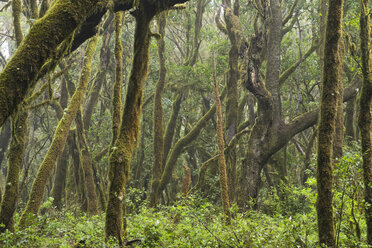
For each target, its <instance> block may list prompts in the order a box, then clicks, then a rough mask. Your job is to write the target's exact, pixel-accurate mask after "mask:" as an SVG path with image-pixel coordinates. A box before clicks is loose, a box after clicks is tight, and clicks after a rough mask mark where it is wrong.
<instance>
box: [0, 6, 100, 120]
mask: <svg viewBox="0 0 372 248" xmlns="http://www.w3.org/2000/svg"><path fill="white" fill-rule="evenodd" d="M105 4H106V3H105V1H101V0H93V1H91V0H77V1H68V0H58V1H56V2H55V3H54V4H53V6H52V7H51V8H50V10H49V11H48V12H47V13H46V15H45V16H44V17H43V18H40V19H39V20H37V21H36V22H35V23H34V25H33V26H32V27H31V29H30V31H29V33H28V34H27V36H25V38H24V40H23V42H22V43H21V44H20V46H19V48H18V49H17V51H16V52H15V54H14V55H13V56H12V58H11V59H10V60H9V61H8V63H7V64H6V66H5V68H4V70H3V71H2V72H1V73H0V125H3V123H4V122H5V120H6V119H7V118H8V117H9V116H10V115H11V114H12V113H14V112H15V111H16V108H17V106H18V105H19V104H20V103H21V102H22V100H23V99H24V98H25V96H26V94H27V92H28V91H29V90H30V89H32V88H33V87H34V85H35V83H36V79H37V78H38V74H39V72H40V70H41V68H42V66H43V65H44V64H45V63H46V62H47V60H48V59H50V58H51V57H52V56H53V55H54V53H55V51H56V50H57V47H58V46H59V45H60V44H61V43H62V42H63V41H64V40H65V39H66V38H68V37H69V36H70V35H71V34H72V32H73V31H74V30H75V29H76V28H77V27H78V26H79V25H80V24H81V23H82V22H83V21H84V20H85V18H86V17H87V16H88V15H89V14H91V13H92V12H93V11H94V10H95V9H97V8H99V7H98V5H100V7H102V6H105Z"/></svg>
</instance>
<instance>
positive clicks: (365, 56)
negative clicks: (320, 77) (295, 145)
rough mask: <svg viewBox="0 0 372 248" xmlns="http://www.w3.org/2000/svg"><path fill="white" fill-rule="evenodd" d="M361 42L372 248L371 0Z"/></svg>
mask: <svg viewBox="0 0 372 248" xmlns="http://www.w3.org/2000/svg"><path fill="white" fill-rule="evenodd" d="M360 3H361V14H360V40H361V53H362V74H363V83H362V90H361V95H360V100H359V118H358V126H359V129H360V135H361V139H362V156H363V172H364V185H365V216H366V223H367V243H368V246H372V187H371V186H370V185H371V183H372V136H371V130H372V114H371V112H372V107H371V106H372V72H371V54H370V49H371V47H370V42H371V41H370V37H371V31H370V13H369V8H368V4H369V0H361V1H360Z"/></svg>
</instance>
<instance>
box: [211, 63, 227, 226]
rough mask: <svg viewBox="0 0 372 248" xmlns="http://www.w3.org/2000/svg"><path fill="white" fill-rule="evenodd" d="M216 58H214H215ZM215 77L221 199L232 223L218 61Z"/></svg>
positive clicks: (214, 64) (214, 71)
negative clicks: (217, 71) (217, 72)
mask: <svg viewBox="0 0 372 248" xmlns="http://www.w3.org/2000/svg"><path fill="white" fill-rule="evenodd" d="M213 59H214V58H213ZM213 79H214V91H215V94H216V108H217V110H216V112H217V137H218V149H219V155H218V164H219V172H220V189H221V200H222V208H223V212H224V213H225V218H226V223H227V224H230V223H231V213H230V199H229V189H228V186H227V185H228V183H227V182H228V178H227V172H226V160H225V142H224V138H223V123H222V104H221V99H220V94H219V91H218V83H217V75H216V62H215V61H213Z"/></svg>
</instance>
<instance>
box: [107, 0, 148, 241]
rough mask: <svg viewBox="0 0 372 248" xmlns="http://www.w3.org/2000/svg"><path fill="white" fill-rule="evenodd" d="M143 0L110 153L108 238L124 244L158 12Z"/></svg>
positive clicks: (137, 13) (136, 16)
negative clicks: (134, 156)
mask: <svg viewBox="0 0 372 248" xmlns="http://www.w3.org/2000/svg"><path fill="white" fill-rule="evenodd" d="M149 7H150V6H146V4H144V3H143V2H142V1H141V2H140V6H139V8H138V9H137V10H136V12H135V13H134V15H135V18H136V28H135V35H134V58H133V65H132V71H131V75H130V78H129V83H128V90H127V97H126V100H125V105H124V111H123V116H122V122H121V127H120V132H119V136H118V138H117V139H116V141H115V144H114V147H113V151H112V153H111V155H110V173H109V180H110V186H109V200H108V204H107V209H106V224H105V232H106V239H107V240H108V239H109V238H110V237H112V238H116V239H117V242H119V245H120V246H122V245H123V235H124V231H125V230H124V229H123V224H122V218H123V213H122V204H123V200H124V199H125V184H126V182H127V180H128V176H129V166H130V163H131V160H132V153H133V150H134V146H135V144H136V143H137V140H138V135H139V126H140V116H141V110H142V88H143V83H144V81H145V79H146V77H147V70H148V62H149V45H150V27H149V24H150V21H151V19H152V18H153V15H154V14H155V13H152V14H151V13H146V12H145V10H146V9H147V8H149Z"/></svg>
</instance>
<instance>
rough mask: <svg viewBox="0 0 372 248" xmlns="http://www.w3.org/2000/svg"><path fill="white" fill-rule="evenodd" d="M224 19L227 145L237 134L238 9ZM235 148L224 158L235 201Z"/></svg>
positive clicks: (239, 34)
mask: <svg viewBox="0 0 372 248" xmlns="http://www.w3.org/2000/svg"><path fill="white" fill-rule="evenodd" d="M235 6H239V1H238V0H235ZM224 13H225V14H224V18H225V23H226V29H227V33H228V36H229V39H230V43H231V47H230V51H229V70H228V76H227V84H226V88H227V95H226V122H225V126H226V127H225V128H226V130H227V139H226V141H227V143H229V142H230V140H231V139H232V137H234V135H235V134H236V132H237V127H238V125H239V123H238V117H239V113H238V111H239V108H238V99H239V94H238V81H239V77H240V73H239V68H238V65H239V49H240V45H241V40H242V33H241V30H242V29H241V25H240V20H239V17H238V16H237V14H238V7H237V8H235V10H234V12H233V11H232V10H231V9H230V8H228V9H226V10H225V12H224ZM236 153H237V151H236V149H235V148H231V149H229V151H228V155H227V156H226V158H227V159H226V163H227V170H228V175H229V177H228V180H229V191H230V192H229V193H230V194H229V195H230V198H231V199H232V200H234V199H235V195H236V189H235V188H236V183H237V178H236V155H237V154H236Z"/></svg>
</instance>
